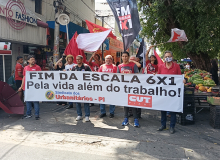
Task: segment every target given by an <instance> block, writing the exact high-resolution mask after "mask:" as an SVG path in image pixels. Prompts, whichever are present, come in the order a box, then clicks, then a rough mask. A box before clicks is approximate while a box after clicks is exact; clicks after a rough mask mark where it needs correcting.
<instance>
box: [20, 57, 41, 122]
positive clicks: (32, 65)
mask: <svg viewBox="0 0 220 160" xmlns="http://www.w3.org/2000/svg"><path fill="white" fill-rule="evenodd" d="M28 63H29V65H28V66H26V67H25V68H24V70H23V79H22V84H21V87H20V88H19V89H18V91H22V89H23V90H24V95H25V80H26V72H27V71H41V68H40V66H38V65H36V60H35V57H34V56H33V55H29V56H28ZM32 104H33V105H34V110H35V119H36V120H39V119H40V117H39V111H40V108H39V101H26V106H27V111H26V116H25V118H31V117H32V115H31V110H32Z"/></svg>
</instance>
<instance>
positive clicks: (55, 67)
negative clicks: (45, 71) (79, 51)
mask: <svg viewBox="0 0 220 160" xmlns="http://www.w3.org/2000/svg"><path fill="white" fill-rule="evenodd" d="M62 60H63V58H60V59H59V60H58V61H57V63H56V64H55V66H54V69H57V66H58V64H59V63H60V61H62Z"/></svg>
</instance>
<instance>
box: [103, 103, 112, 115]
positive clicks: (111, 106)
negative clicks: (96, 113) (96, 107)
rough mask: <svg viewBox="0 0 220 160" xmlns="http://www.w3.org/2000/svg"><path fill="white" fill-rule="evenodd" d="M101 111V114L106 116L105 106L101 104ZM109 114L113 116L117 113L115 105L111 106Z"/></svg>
mask: <svg viewBox="0 0 220 160" xmlns="http://www.w3.org/2000/svg"><path fill="white" fill-rule="evenodd" d="M100 110H101V114H105V113H106V111H105V104H100ZM109 112H110V113H111V114H114V112H115V105H109Z"/></svg>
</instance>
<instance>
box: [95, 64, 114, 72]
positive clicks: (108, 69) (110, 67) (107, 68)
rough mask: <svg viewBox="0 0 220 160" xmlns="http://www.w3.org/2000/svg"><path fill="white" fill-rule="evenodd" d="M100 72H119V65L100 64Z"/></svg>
mask: <svg viewBox="0 0 220 160" xmlns="http://www.w3.org/2000/svg"><path fill="white" fill-rule="evenodd" d="M98 72H108V73H117V66H116V65H114V64H111V65H106V64H103V65H101V66H100V68H99V71H98Z"/></svg>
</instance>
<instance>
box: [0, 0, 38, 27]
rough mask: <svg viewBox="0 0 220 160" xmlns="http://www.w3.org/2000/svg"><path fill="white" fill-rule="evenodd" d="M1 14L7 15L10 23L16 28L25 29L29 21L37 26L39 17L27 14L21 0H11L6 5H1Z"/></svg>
mask: <svg viewBox="0 0 220 160" xmlns="http://www.w3.org/2000/svg"><path fill="white" fill-rule="evenodd" d="M12 7H14V8H15V7H16V9H17V10H15V9H12ZM0 16H4V17H6V19H7V21H8V23H9V25H10V26H11V27H12V28H14V29H16V30H21V29H23V28H24V27H25V26H26V24H27V23H28V24H31V25H34V26H37V19H36V18H34V17H31V16H29V15H27V14H26V9H25V7H24V4H23V3H22V2H21V1H20V0H17V1H12V0H9V1H8V3H7V4H6V6H2V5H0Z"/></svg>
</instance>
